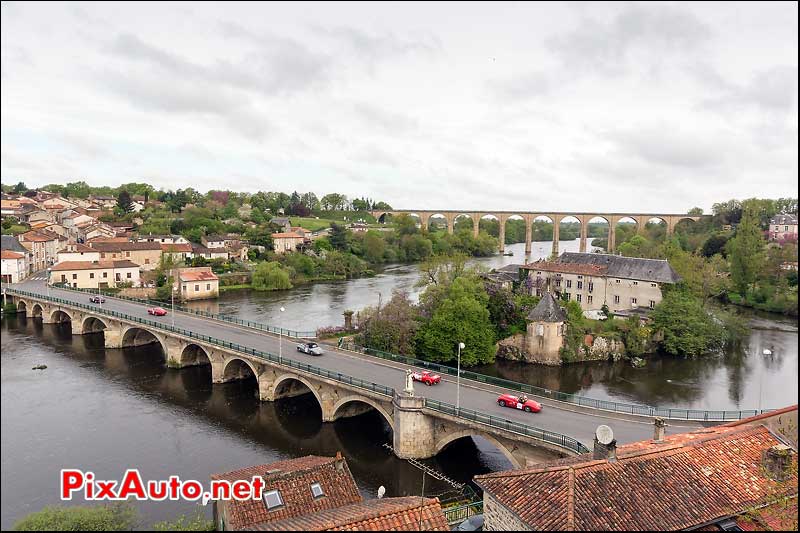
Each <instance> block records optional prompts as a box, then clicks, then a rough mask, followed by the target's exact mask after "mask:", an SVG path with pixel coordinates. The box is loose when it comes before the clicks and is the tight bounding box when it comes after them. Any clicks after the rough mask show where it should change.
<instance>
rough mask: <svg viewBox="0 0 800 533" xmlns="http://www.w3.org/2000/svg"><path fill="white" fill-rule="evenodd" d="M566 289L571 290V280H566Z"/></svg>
mask: <svg viewBox="0 0 800 533" xmlns="http://www.w3.org/2000/svg"><path fill="white" fill-rule="evenodd" d="M567 288H568V289H571V288H572V280H571V279H568V280H567Z"/></svg>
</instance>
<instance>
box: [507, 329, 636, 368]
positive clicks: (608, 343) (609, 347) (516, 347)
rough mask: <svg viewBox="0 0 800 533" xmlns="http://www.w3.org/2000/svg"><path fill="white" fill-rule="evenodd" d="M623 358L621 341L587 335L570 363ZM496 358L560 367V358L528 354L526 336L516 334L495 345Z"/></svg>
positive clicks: (623, 346) (623, 350)
mask: <svg viewBox="0 0 800 533" xmlns="http://www.w3.org/2000/svg"><path fill="white" fill-rule="evenodd" d="M624 356H625V345H624V344H623V342H622V341H619V340H616V339H610V338H606V337H593V336H592V335H587V336H586V338H585V339H584V347H583V348H581V350H580V353H578V354H577V355H576V356H575V358H574V359H573V360H572V361H571V362H573V363H578V362H582V361H608V360H609V359H612V360H614V361H619V360H620V359H622V358H623V357H624ZM497 357H500V358H502V359H508V360H509V361H522V362H523V363H537V364H543V365H560V364H561V363H562V361H561V357H560V356H559V357H557V358H551V357H539V356H537V355H536V354H532V353H530V351H529V349H528V343H527V335H526V334H523V333H517V334H516V335H513V336H511V337H508V338H506V339H502V340H501V341H499V342H498V343H497Z"/></svg>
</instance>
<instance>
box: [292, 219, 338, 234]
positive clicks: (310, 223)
mask: <svg viewBox="0 0 800 533" xmlns="http://www.w3.org/2000/svg"><path fill="white" fill-rule="evenodd" d="M289 220H290V221H291V222H292V226H302V227H304V228H305V229H307V230H311V231H318V230H321V229H325V228H329V227H331V222H334V221H333V220H331V219H328V218H320V219H316V218H311V217H306V218H304V217H292V216H290V217H289Z"/></svg>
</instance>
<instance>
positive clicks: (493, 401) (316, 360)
mask: <svg viewBox="0 0 800 533" xmlns="http://www.w3.org/2000/svg"><path fill="white" fill-rule="evenodd" d="M9 287H10V288H18V289H21V290H25V291H28V292H35V293H39V294H42V295H45V294H46V291H47V289H46V286H45V285H44V283H43V282H42V281H40V280H29V281H26V282H23V283H19V284H14V285H9ZM50 295H51V296H56V297H58V298H62V299H64V300H67V301H73V302H76V303H81V304H89V303H90V302H89V296H90V295H89V294H86V293H79V292H74V291H69V290H64V289H57V288H52V287H51V288H50ZM98 307H102V308H104V309H108V310H112V311H117V312H120V313H126V314H128V315H131V316H135V317H139V318H144V319H148V320H159V321H162V322H163V323H164V324H165V325H172V316H170V315H171V314H172V312H171V311H169V310H168V311H169V313H170V314H168V315H167V316H164V317H154V316H151V315H148V314H147V306H146V305H144V304H139V303H136V302H131V301H127V300H120V299H117V298H111V297H107V298H106V301H105V303H103V304H102V305H98ZM174 320H175V323H174V324H175V327H178V328H183V329H187V330H191V331H193V332H196V333H199V334H203V335H208V336H211V337H215V338H217V339H221V340H224V341H228V342H233V343H238V344H240V345H242V346H246V347H248V348H255V349H257V350H262V351H268V352H272V353H275V354H277V353H279V351H280V345H279V343H281V344H282V352H283V357H285V358H289V359H293V360H296V361H300V362H304V363H308V364H312V365H314V366H317V367H319V368H324V369H326V370H331V371H334V372H341V373H342V374H348V375H350V376H353V377H357V378H360V379H364V380H367V381H372V382H374V383H378V384H381V385H385V386H387V387H392V388H395V389H397V390H401V389H402V388H403V387H404V385H405V369H406V368H407V367H406V366H405V365H402V364H399V363H394V362H388V361H385V360H382V359H378V358H373V357H371V356H367V355H362V354H354V353H352V352H347V351H343V350H338V349H336V348H335V347H327V346H326V347H325V354H324V355H322V356H318V357H315V356H310V355H306V354H303V353H300V352H298V351H297V350H296V342H295V341H294V340H293V339H288V338H285V337H284V338H283V339H279V338H278V337H277V336H274V335H270V334H267V333H264V332H261V331H258V330H253V329H248V328H244V327H238V326H235V325H232V324H229V323H226V322H221V321H217V320H212V319H208V318H203V317H199V316H195V315H191V314H185V313H181V312H177V313H175V317H174ZM498 390H499V389H498V388H497V387H495V386H491V385H483V384H480V383H476V382H472V381H468V380H464V379H462V380H461V392H460V396H461V407H462V408H468V409H474V410H476V411H481V412H483V413H486V414H490V415H492V416H496V417H501V418H504V419H506V420H511V421H515V422H520V423H524V424H528V425H530V426H534V427H537V428H541V429H546V430H549V431H554V432H557V433H561V434H564V435H567V436H570V437H573V438H575V439H577V440H579V441H581V442H582V443H583V444H584V445H585V446H587V447H588V448H589V449H591V448H592V442H593V438H594V431H595V429H596V428H597V426H598V425H600V424H606V425H608V426H610V427H611V428H612V429H613V430H614V435H615V437H616V439H617V442H618V443H619V444H623V443H626V442H635V441H639V440H646V439H649V438H652V435H653V425H652V422H651V421H649V420H647V419H643V421H636V420H629V419H625V418H617V417H615V415H614V413H610V412H609V413H605V412H602V411H597V410H592V409H583V410H582V411H580V412H578V411H576V410H581V409H582V408H580V407H578V406H573V405H565V406H564V407H563V408H562V407H559V406H558V404H557V403H556V404H553V403H549V404H548V405H545V406H544V407H543V409H542V411H541V412H540V413H524V412H521V411H516V410H514V409H509V408H503V407H500V406H499V405H497V395H498ZM509 392H512V391H509ZM415 393H416V394H417V395H419V396H426V397H428V398H431V399H434V400H439V401H442V402H447V403H450V404H453V405H455V404H456V383H455V378H454V377H452V376H447V377H446V378H444V377H443V381H442V382H441V383H440V384H439V385H435V386H432V387H428V386H425V385H423V384H421V383H417V384H416V386H415ZM698 425H699V424H697V423H693V422H677V423H674V422H671V425H670V426H668V432H669V433H677V432H682V431H688V430H689V429H693V428H697V427H698Z"/></svg>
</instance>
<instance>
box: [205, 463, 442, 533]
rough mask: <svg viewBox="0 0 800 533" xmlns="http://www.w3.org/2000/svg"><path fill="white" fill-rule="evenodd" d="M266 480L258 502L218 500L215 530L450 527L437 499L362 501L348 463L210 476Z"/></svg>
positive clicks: (286, 466) (279, 466) (285, 465)
mask: <svg viewBox="0 0 800 533" xmlns="http://www.w3.org/2000/svg"><path fill="white" fill-rule="evenodd" d="M254 476H256V477H260V478H261V479H263V481H264V489H263V497H262V498H261V499H259V500H254V499H247V500H234V499H230V500H218V501H215V502H214V522H215V524H216V527H217V530H218V531H223V530H230V531H240V530H261V531H449V529H450V528H449V527H448V525H447V520H446V519H445V516H444V513H443V511H442V508H441V506H440V504H439V500H438V499H437V498H421V497H419V496H404V497H398V498H380V499H373V500H366V501H365V500H364V499H363V498H362V496H361V493H360V492H359V490H358V486H357V485H356V483H355V480H354V479H353V475H352V474H351V473H350V468H349V467H348V465H347V461H346V460H345V459H344V458H343V457H342V456H341V454H340V453H338V452H337V454H336V457H318V456H313V455H310V456H306V457H299V458H297V459H288V460H285V461H278V462H276V463H271V464H264V465H257V466H251V467H247V468H242V469H241V470H235V471H233V472H227V473H224V474H214V475H212V476H211V479H212V480H218V479H225V480H229V481H236V480H242V479H245V480H248V481H249V480H251V479H252V478H253V477H254Z"/></svg>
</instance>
